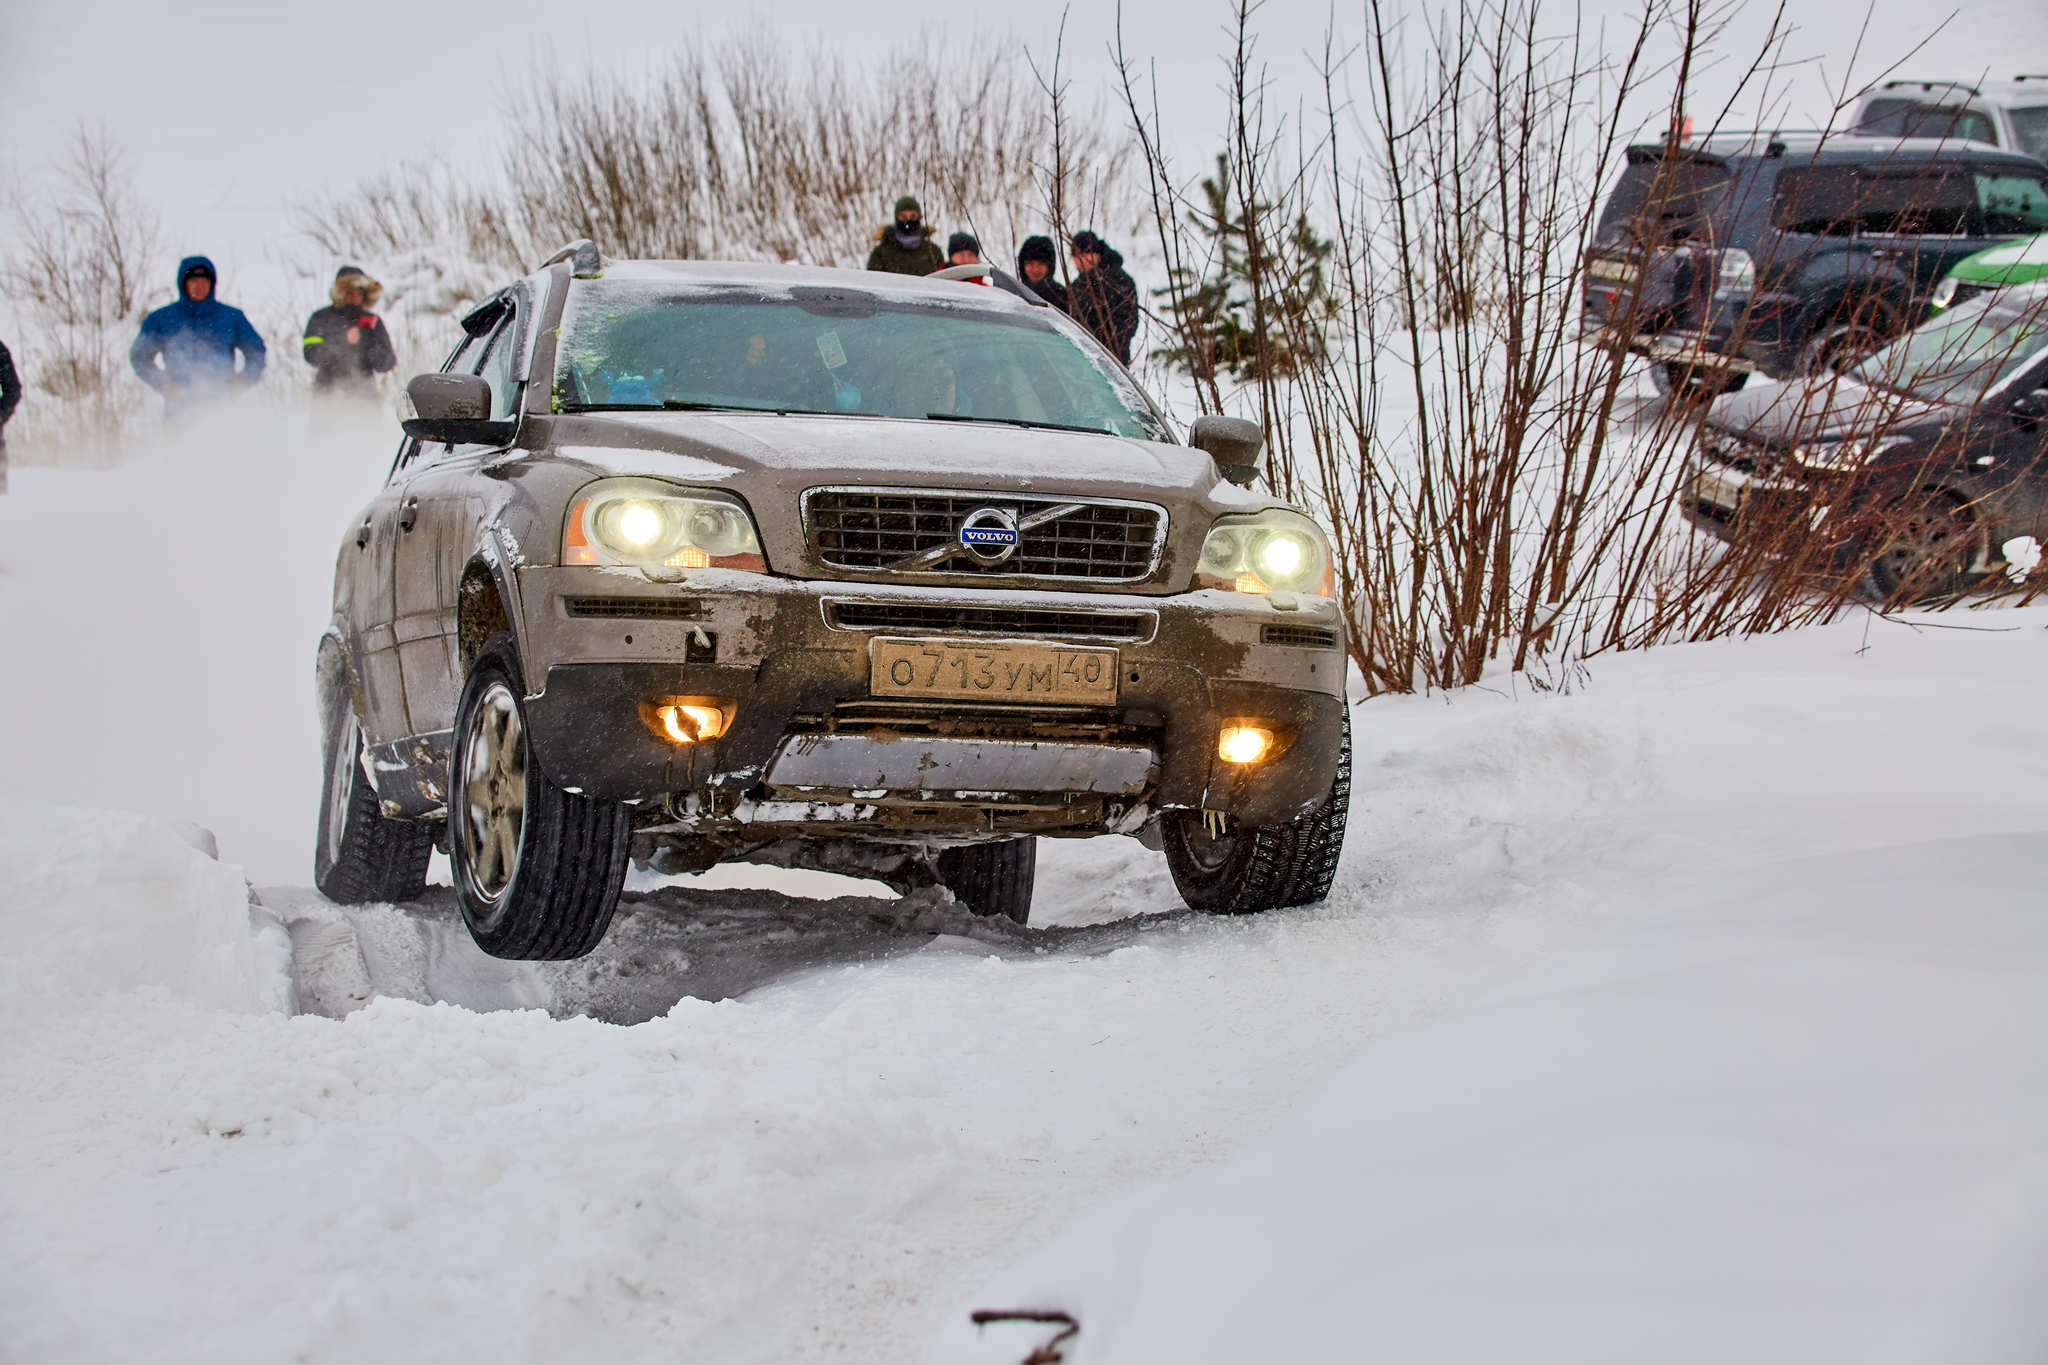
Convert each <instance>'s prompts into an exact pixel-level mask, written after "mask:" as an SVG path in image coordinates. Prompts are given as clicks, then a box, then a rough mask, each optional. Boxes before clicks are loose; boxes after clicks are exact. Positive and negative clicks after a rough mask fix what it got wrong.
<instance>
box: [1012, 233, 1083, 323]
mask: <svg viewBox="0 0 2048 1365" xmlns="http://www.w3.org/2000/svg"><path fill="white" fill-rule="evenodd" d="M1059 268H1060V258H1059V253H1058V252H1057V251H1056V250H1054V248H1053V244H1052V238H1050V237H1026V238H1025V239H1024V245H1022V246H1020V247H1018V248H1017V277H1018V278H1019V279H1021V280H1023V281H1024V287H1025V288H1026V289H1029V290H1030V291H1031V292H1032V293H1034V294H1036V295H1038V297H1040V298H1042V299H1044V300H1045V301H1046V302H1047V303H1049V304H1051V305H1052V306H1053V307H1055V308H1057V309H1059V310H1060V311H1061V312H1062V313H1066V312H1071V311H1072V310H1071V308H1070V307H1069V306H1068V302H1067V287H1066V286H1065V285H1063V284H1061V283H1060V279H1059V275H1058V274H1057V273H1056V272H1057V271H1058V270H1059Z"/></svg>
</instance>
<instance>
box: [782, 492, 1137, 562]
mask: <svg viewBox="0 0 2048 1365" xmlns="http://www.w3.org/2000/svg"><path fill="white" fill-rule="evenodd" d="M981 508H999V509H1002V510H1004V511H1006V512H1008V513H1010V514H1011V515H1012V516H1013V517H1014V518H1015V519H1016V520H1017V522H1018V523H1020V525H1021V528H1022V529H1020V530H1019V532H1018V534H1017V545H1016V549H1015V551H1014V552H1013V553H1012V554H1010V555H1009V557H1008V558H1006V559H1004V560H1002V561H1001V562H999V563H987V562H984V561H983V560H982V559H979V558H977V557H976V556H974V555H972V554H969V553H968V552H967V550H966V548H965V547H964V546H962V545H961V544H960V528H961V524H962V523H963V522H965V521H966V520H967V517H968V515H969V514H970V513H972V512H974V511H976V510H978V509H981ZM804 531H805V535H806V537H807V538H808V540H809V543H810V549H811V553H812V554H813V555H815V556H816V557H817V559H818V560H819V561H820V562H821V563H824V564H827V565H830V566H831V567H832V568H835V569H851V570H855V571H864V572H869V573H892V572H893V573H899V574H905V575H943V576H964V577H970V578H1078V579H1087V580H1091V581H1094V582H1098V583H1130V582H1136V581H1138V580H1140V579H1144V578H1149V577H1150V576H1151V575H1152V572H1153V570H1155V569H1156V568H1158V567H1159V556H1160V551H1161V548H1162V546H1163V545H1164V544H1165V540H1166V512H1165V509H1164V508H1161V507H1157V506H1154V505H1152V504H1150V503H1141V502H1124V501H1120V500H1114V499H1100V498H1058V497H1046V496H1043V495H1038V494H1016V493H975V492H953V491H938V492H935V491H930V490H925V489H899V488H813V489H811V490H810V491H809V492H807V493H805V494H804ZM949 551H950V552H951V553H949ZM913 561H915V562H913Z"/></svg>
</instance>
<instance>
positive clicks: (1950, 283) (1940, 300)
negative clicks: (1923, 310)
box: [1928, 232, 2048, 313]
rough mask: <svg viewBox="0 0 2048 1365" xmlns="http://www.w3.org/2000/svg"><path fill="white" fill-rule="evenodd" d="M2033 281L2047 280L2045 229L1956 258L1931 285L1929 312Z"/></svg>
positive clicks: (2047, 255)
mask: <svg viewBox="0 0 2048 1365" xmlns="http://www.w3.org/2000/svg"><path fill="white" fill-rule="evenodd" d="M2035 280H2048V232H2044V233H2042V234H2041V235H2040V236H2038V237H2022V238H2021V239H2020V240H2018V241H2016V242H2000V243H1999V244H1998V245H1997V246H1994V247H1986V248H1985V249H1984V250H1982V251H1980V252H1978V253H1977V254H1976V255H1974V256H1965V257H1964V258H1963V259H1962V260H1960V261H1957V262H1956V263H1955V267H1954V268H1953V269H1952V270H1950V271H1949V272H1948V275H1947V277H1946V278H1945V279H1943V280H1942V282H1941V283H1940V284H1937V285H1936V286H1934V297H1933V298H1931V299H1929V300H1928V311H1929V312H1930V313H1939V312H1940V311H1941V310H1942V309H1944V308H1952V307H1954V306H1955V305H1956V304H1959V303H1961V302H1962V301H1963V300H1965V299H1970V298H1975V297H1976V296H1977V295H1979V294H1987V293H1989V292H1991V291H1992V290H1994V289H2003V288H2005V287H2006V286H2007V285H2013V284H2030V283H2032V282H2033V281H2035Z"/></svg>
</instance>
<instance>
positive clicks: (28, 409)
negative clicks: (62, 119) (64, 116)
mask: <svg viewBox="0 0 2048 1365" xmlns="http://www.w3.org/2000/svg"><path fill="white" fill-rule="evenodd" d="M51 177H52V179H53V181H54V184H53V185H51V186H50V187H49V188H48V189H47V190H46V191H31V190H29V189H27V188H17V189H16V190H15V192H14V194H13V196H12V198H11V201H10V204H9V209H10V211H11V214H12V216H13V219H14V228H15V237H16V241H17V244H18V245H17V246H16V249H15V250H14V251H13V252H12V253H11V254H9V255H8V256H7V257H6V259H5V260H4V261H0V288H4V289H5V290H6V291H7V294H8V296H9V298H10V300H11V301H12V302H13V303H14V305H15V307H16V308H17V309H19V310H20V312H21V314H22V320H23V322H24V323H25V324H26V326H27V329H28V335H27V338H26V341H25V344H24V345H23V346H22V349H21V356H20V359H21V368H22V371H23V384H24V389H25V393H24V399H23V402H22V406H21V409H20V411H19V413H18V414H17V417H16V431H15V433H13V434H14V436H15V440H16V442H17V450H18V456H17V457H19V456H26V457H27V458H28V460H29V461H31V462H32V461H34V460H36V459H55V458H57V457H58V455H59V454H60V453H61V454H62V455H63V456H64V457H65V458H73V459H76V458H83V459H85V460H90V461H105V460H107V459H109V458H111V455H112V451H113V447H114V445H115V443H116V442H117V441H118V439H119V436H120V433H121V431H122V428H123V427H124V425H125V424H127V423H128V422H129V421H130V420H131V419H133V418H135V417H136V416H138V415H139V414H140V413H141V412H142V408H143V400H144V396H145V391H144V390H143V389H142V386H141V385H139V384H136V383H135V382H134V381H133V380H132V379H131V378H130V376H129V373H128V345H129V342H130V341H131V340H132V339H133V337H134V334H135V329H136V327H137V326H138V325H139V323H140V320H141V314H142V312H143V311H144V310H143V301H144V295H145V288H146V286H145V284H144V275H143V272H144V271H145V270H146V269H147V268H148V265H149V263H150V262H151V261H153V260H154V259H155V257H156V254H157V243H158V235H157V223H156V219H155V218H154V216H153V215H151V214H150V213H149V212H148V211H147V210H146V209H145V208H143V207H142V205H141V204H140V203H138V201H137V199H136V195H135V188H134V183H133V181H132V179H131V178H130V176H129V173H128V170H127V167H126V165H125V164H124V162H123V159H122V154H121V151H120V148H119V147H118V146H117V145H116V144H115V142H114V141H113V139H112V137H111V136H110V135H108V134H107V133H106V132H105V131H103V130H95V129H91V128H86V127H80V128H79V129H77V130H76V131H75V132H74V133H73V134H72V138H71V141H70V142H69V143H68V144H67V145H66V147H65V149H64V153H63V156H62V158H61V159H60V160H59V161H58V162H57V164H56V166H55V167H54V169H53V170H52V172H51ZM39 399H42V400H46V401H38V400H39Z"/></svg>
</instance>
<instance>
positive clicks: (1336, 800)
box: [1160, 712, 1351, 915]
mask: <svg viewBox="0 0 2048 1365" xmlns="http://www.w3.org/2000/svg"><path fill="white" fill-rule="evenodd" d="M1350 813H1351V717H1350V715H1349V713H1348V712H1347V713H1346V715H1345V718H1344V733H1343V738H1342V740H1341V741H1340V742H1339V744H1338V748H1337V772H1336V776H1334V777H1333V778H1331V780H1330V790H1329V793H1328V795H1326V796H1325V797H1324V798H1323V800H1322V802H1321V804H1319V805H1318V806H1317V807H1316V808H1315V809H1314V810H1312V811H1309V812H1308V813H1307V814H1306V815H1300V816H1297V817H1295V818H1294V819H1293V820H1290V821H1288V822H1287V823H1286V824H1284V825H1266V826H1251V825H1238V826H1235V827H1228V828H1217V827H1216V826H1214V825H1212V824H1211V823H1210V821H1209V820H1208V819H1205V818H1204V816H1203V814H1202V813H1201V812H1200V811H1188V810H1179V811H1171V812H1169V813H1168V814H1167V816H1166V818H1165V819H1163V820H1162V821H1160V826H1161V828H1160V834H1161V836H1162V839H1163V841H1164V843H1165V847H1166V866H1167V869H1168V870H1169V871H1171V872H1172V873H1173V884H1174V886H1175V887H1176V888H1177V889H1178V890H1179V891H1180V896H1181V899H1182V900H1184V901H1186V902H1187V903H1188V904H1189V905H1190V906H1192V907H1193V908H1195V909H1197V910H1205V911H1207V912H1208V913H1210V914H1212V915H1249V914H1255V913H1257V912H1258V911H1261V910H1277V909H1279V908H1280V907H1282V906H1287V905H1309V904H1312V903H1314V902H1316V901H1319V900H1321V899H1323V897H1325V896H1327V895H1329V894H1330V883H1331V882H1333V881H1335V880H1336V877H1337V858H1338V855H1340V854H1341V853H1343V851H1344V824H1345V821H1346V820H1347V819H1348V818H1349V817H1350Z"/></svg>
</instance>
